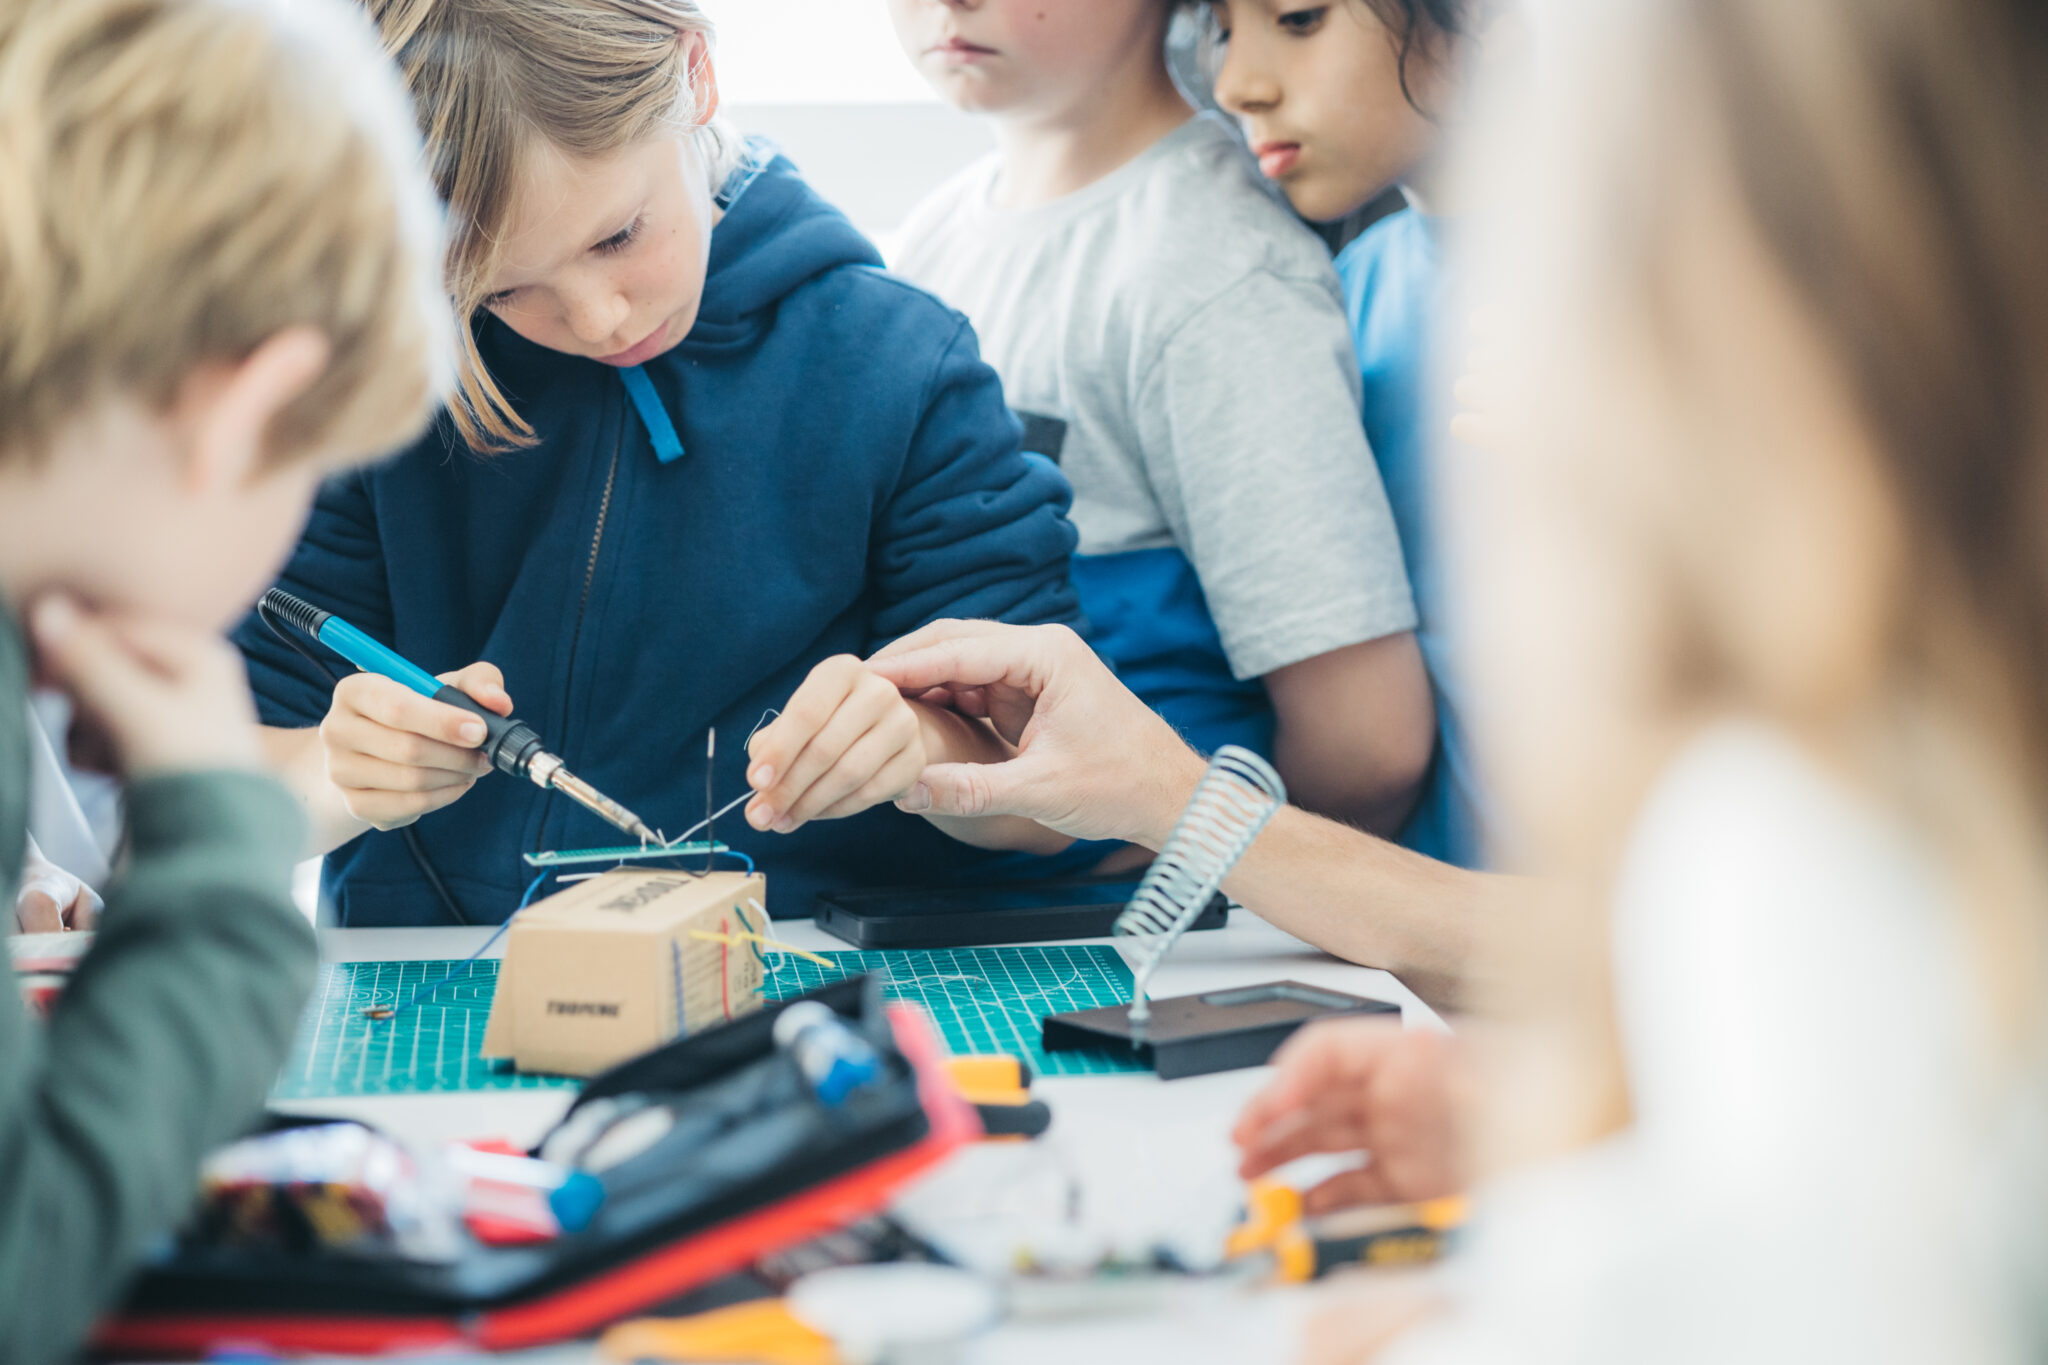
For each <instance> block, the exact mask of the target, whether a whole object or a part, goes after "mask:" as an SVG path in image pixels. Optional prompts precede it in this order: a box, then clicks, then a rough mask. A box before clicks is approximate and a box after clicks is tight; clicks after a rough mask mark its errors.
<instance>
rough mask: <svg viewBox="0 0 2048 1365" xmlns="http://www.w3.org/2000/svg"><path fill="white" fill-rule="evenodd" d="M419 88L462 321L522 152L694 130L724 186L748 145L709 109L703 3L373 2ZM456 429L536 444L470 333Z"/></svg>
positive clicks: (472, 304)
mask: <svg viewBox="0 0 2048 1365" xmlns="http://www.w3.org/2000/svg"><path fill="white" fill-rule="evenodd" d="M368 2H369V6H370V12H371V13H372V14H374V15H375V16H376V18H377V23H378V26H379V27H380V28H381V29H382V30H383V33H384V45H385V48H386V50H387V51H389V52H390V53H391V54H392V55H393V56H394V57H395V58H396V59H397V61H398V65H399V69H400V70H401V71H402V72H403V73H404V75H405V80H406V83H407V84H408V85H409V86H411V87H412V93H413V100H414V103H415V105H416V107H417V112H418V116H419V123H420V129H421V131H422V132H423V133H424V134H425V136H426V139H427V150H428V157H429V164H430V165H431V166H432V169H433V174H434V183H435V185H436V186H437V187H438V188H439V189H440V191H441V196H442V198H443V199H445V200H446V201H447V204H448V211H449V218H450V226H451V231H452V240H451V241H450V243H449V249H448V266H447V288H448V293H449V296H450V297H451V298H452V299H453V300H454V303H455V312H456V316H457V317H459V318H463V319H465V320H466V319H470V318H472V317H473V316H474V315H475V313H476V312H477V310H478V309H479V308H480V307H482V305H483V300H484V298H485V297H486V294H487V285H488V282H489V280H490V277H491V275H492V274H493V272H494V271H495V270H496V269H497V265H498V259H499V249H500V238H501V235H502V233H503V230H504V227H505V222H506V219H507V217H508V216H509V215H510V213H511V211H512V208H513V201H514V197H515V190H516V185H517V177H518V175H519V170H520V167H521V165H522V164H523V159H524V158H525V157H526V156H527V155H528V154H529V153H530V151H531V150H532V148H533V146H534V145H535V144H536V142H538V143H541V144H546V145H549V146H552V147H553V148H555V149H557V150H560V151H562V152H566V153H568V154H570V155H572V156H579V157H601V156H605V155H607V154H609V153H612V152H616V151H618V150H620V149H622V148H624V147H627V146H630V145H632V144H633V143H636V142H639V141H641V140H642V139H645V138H649V137H654V136H659V135H662V134H684V133H687V134H689V135H690V136H692V137H694V138H695V139H697V141H698V144H699V150H700V151H701V152H702V154H703V158H704V163H705V166H706V168H707V171H708V174H709V177H710V181H711V189H712V191H713V192H714V193H715V192H716V191H717V190H718V188H719V186H720V185H721V184H722V183H723V182H724V180H725V178H726V176H727V175H728V174H729V173H730V172H731V171H732V169H733V168H734V167H735V166H736V165H737V164H738V162H739V159H740V157H741V155H742V154H743V148H742V146H741V144H740V141H739V139H738V138H737V137H736V136H735V135H734V134H733V132H732V130H731V129H730V127H729V126H728V125H726V124H725V123H724V122H723V121H722V120H720V119H719V118H717V117H716V115H715V112H712V116H710V117H706V113H707V109H706V106H707V104H708V103H710V102H711V101H714V100H715V96H716V92H715V89H714V88H713V87H712V86H711V85H710V84H709V82H708V81H706V80H705V79H704V77H705V75H706V74H707V73H706V72H705V71H703V70H702V69H701V68H693V67H692V66H690V65H689V64H688V60H687V59H688V52H689V48H688V45H687V44H686V42H685V41H684V40H685V39H687V38H688V37H690V36H691V35H701V37H702V38H703V40H704V43H703V48H702V51H703V52H704V53H705V54H706V55H707V57H708V54H709V52H710V50H711V43H712V40H713V37H714V33H713V29H712V25H711V21H710V20H709V19H708V18H706V17H705V15H704V12H703V11H702V10H701V9H699V8H698V6H697V5H696V3H695V2H694V0H368ZM460 345H461V348H462V349H461V388H460V393H459V396H458V399H457V401H456V403H455V405H454V411H453V415H454V419H455V424H456V427H457V428H458V429H459V430H460V431H461V433H462V436H463V439H464V440H465V441H467V442H468V443H469V445H470V447H471V449H474V450H490V449H504V448H507V447H511V446H519V445H527V444H531V442H532V440H533V430H532V428H531V427H529V426H528V425H527V424H526V422H525V421H524V420H523V419H522V418H521V417H520V416H519V415H518V413H516V412H515V411H513V408H512V404H511V402H510V400H509V399H507V398H506V396H505V394H504V392H503V391H502V390H501V389H499V388H498V386H497V384H496V383H495V382H493V381H492V379H491V376H490V374H489V373H488V372H487V371H486V370H485V369H484V366H483V361H482V358H481V357H480V356H479V355H478V354H477V349H476V341H475V337H474V335H473V334H472V333H471V332H470V331H469V329H468V328H466V327H465V328H464V330H463V333H462V336H461V338H460Z"/></svg>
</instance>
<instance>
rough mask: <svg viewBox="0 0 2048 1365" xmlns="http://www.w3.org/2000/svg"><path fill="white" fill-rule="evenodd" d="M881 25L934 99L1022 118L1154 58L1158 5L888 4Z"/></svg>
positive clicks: (1042, 1) (1096, 0)
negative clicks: (890, 29)
mask: <svg viewBox="0 0 2048 1365" xmlns="http://www.w3.org/2000/svg"><path fill="white" fill-rule="evenodd" d="M889 16H890V18H891V19H892V20H893V21H894V22H895V25H896V40H897V41H898V42H899V43H901V44H902V45H903V51H904V52H905V53H906V54H907V55H908V56H909V58H910V60H911V61H912V62H913V63H914V64H915V65H916V67H917V69H918V73H919V74H920V75H922V76H923V77H924V78H925V80H927V81H929V82H930V83H931V87H932V89H934V90H936V91H937V92H938V93H939V95H940V97H941V98H943V99H945V100H946V101H947V102H949V103H951V104H954V105H957V106H958V107H959V108H962V109H966V110H968V111H970V112H973V113H977V114H1020V115H1030V114H1045V113H1056V112H1059V111H1062V110H1065V109H1067V108H1070V107H1072V106H1073V104H1074V103H1075V101H1076V100H1077V99H1081V98H1085V97H1086V96H1087V95H1088V94H1089V92H1091V91H1094V90H1099V89H1100V88H1101V85H1102V82H1103V81H1104V80H1105V79H1107V78H1108V77H1109V76H1110V75H1111V73H1113V72H1114V71H1116V70H1117V69H1118V68H1119V67H1121V66H1123V65H1124V64H1126V63H1128V62H1129V60H1130V58H1131V55H1132V54H1133V53H1134V52H1135V51H1138V50H1139V49H1140V47H1141V46H1142V47H1144V48H1147V49H1149V50H1151V52H1152V53H1153V54H1155V56H1156V55H1157V54H1158V53H1159V51H1160V50H1161V49H1160V44H1161V41H1162V34H1163V33H1164V30H1165V24H1166V18H1167V0H889ZM1157 59H1158V60H1160V61H1162V62H1163V60H1164V58H1163V56H1162V57H1157Z"/></svg>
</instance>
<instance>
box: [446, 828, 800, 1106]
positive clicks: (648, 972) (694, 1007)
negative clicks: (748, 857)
mask: <svg viewBox="0 0 2048 1365" xmlns="http://www.w3.org/2000/svg"><path fill="white" fill-rule="evenodd" d="M766 888H767V883H766V882H765V881H764V880H763V879H762V878H761V877H760V876H759V875H758V874H747V873H740V872H712V873H709V874H705V875H701V876H699V875H692V874H691V873H688V872H676V871H669V870H659V871H657V870H653V869H648V868H618V869H615V870H613V871H611V872H607V873H605V874H604V875H603V876H600V877H593V878H591V879H590V880H589V881H585V882H577V883H576V884H574V885H572V886H571V887H570V888H569V889H568V890H566V891H561V892H557V893H556V894H555V895H552V896H549V897H548V898H547V899H546V900H542V901H536V902H535V903H534V904H533V905H531V906H528V907H527V908H526V910H524V911H523V912H521V914H520V916H519V918H518V919H517V920H515V921H514V922H513V924H512V928H511V929H510V930H509V931H508V932H507V934H506V939H505V960H504V962H503V963H502V964H500V966H499V968H498V990H497V995H496V998H495V999H493V1000H492V1002H491V1019H490V1024H489V1026H488V1027H487V1028H486V1029H485V1031H484V1045H483V1054H484V1056H486V1057H509V1058H511V1059H512V1062H513V1064H514V1065H516V1066H517V1067H518V1068H519V1069H520V1070H522V1071H551V1072H558V1073H561V1074H564V1075H570V1076H588V1075H592V1074H594V1073H596V1072H599V1071H602V1070H604V1069H605V1068H606V1067H608V1066H612V1065H614V1064H616V1063H618V1062H622V1061H624V1060H625V1059H626V1058H628V1057H633V1056H637V1055H638V1054H640V1053H642V1052H646V1051H648V1050H649V1049H650V1048H655V1047H659V1046H660V1045H662V1044H663V1043H666V1042H669V1041H671V1040H673V1039H675V1038H678V1037H680V1036H682V1035H684V1034H686V1033H694V1032H696V1031H698V1030H700V1029H704V1028H708V1027H710V1026H711V1025H713V1024H717V1023H723V1022H724V1021H725V1020H727V1019H731V1018H734V1017H736V1016H738V1015H741V1014H745V1013H747V1012H748V1011H750V1010H754V1009H757V1008H759V1007H760V1004H761V953H760V951H759V945H757V944H755V943H751V942H748V941H746V940H744V939H733V938H731V937H729V936H730V935H733V934H734V933H736V932H739V933H756V934H763V933H766V932H767V931H768V914H767V911H766V909H765V908H764V907H765V906H766V904H767V889H766Z"/></svg>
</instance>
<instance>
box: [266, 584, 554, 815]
mask: <svg viewBox="0 0 2048 1365" xmlns="http://www.w3.org/2000/svg"><path fill="white" fill-rule="evenodd" d="M263 605H264V606H265V607H267V608H268V609H269V610H271V611H272V612H275V613H276V614H277V615H278V616H280V617H282V618H283V619H284V620H285V621H286V622H288V623H289V624H291V625H294V626H297V627H298V628H299V629H300V630H303V631H304V632H306V634H308V635H310V636H312V637H313V638H314V639H316V640H318V641H319V642H320V643H321V644H323V645H326V646H327V647H328V648H329V649H331V650H333V651H334V652H335V653H336V654H339V655H340V656H341V657H342V658H344V659H347V660H348V661H349V662H350V663H352V664H354V665H355V666H356V667H357V668H360V669H362V670H363V671H364V672H365V673H375V674H378V675H379V676H381V677H386V678H390V679H391V680H392V681H393V682H399V683H403V684H405V685H406V686H407V687H409V688H411V689H412V690H413V691H415V692H417V693H419V694H420V695H421V696H423V697H431V698H433V699H434V700H435V701H438V702H445V703H447V704H448V705H450V706H455V707H460V708H461V709H462V710H464V711H468V712H470V713H472V714H474V715H476V716H477V717H479V718H480V719H481V720H482V721H483V723H484V742H483V743H482V744H481V745H479V746H478V747H479V748H481V749H482V750H483V752H484V756H485V757H486V758H488V759H490V760H491V763H492V765H493V766H495V767H496V768H497V769H498V770H499V771H500V772H507V773H511V774H512V775H513V776H515V777H525V776H527V775H528V771H527V770H528V768H529V766H530V765H531V764H532V762H533V759H534V757H535V756H536V755H538V754H541V753H544V752H546V749H545V747H544V746H543V745H542V744H541V742H540V736H539V735H537V734H535V733H534V731H533V727H532V726H530V725H528V724H527V723H526V722H525V721H522V720H518V719H515V718H513V717H511V716H501V715H499V714H498V713H497V712H496V711H493V710H491V708H490V707H488V706H485V705H484V704H483V703H482V702H480V701H478V700H477V699H476V698H475V697H472V696H470V695H469V693H467V692H465V691H463V690H462V689H461V688H459V687H455V686H452V685H450V684H448V683H444V682H442V681H441V680H440V679H439V678H437V677H435V676H434V675H433V674H431V673H429V672H427V670H425V669H424V668H421V667H420V666H419V665H418V664H416V663H414V662H413V661H412V660H410V659H408V658H406V657H405V656H404V655H403V654H400V653H398V652H397V651H396V650H394V649H391V648H390V647H389V646H387V645H385V644H383V643H382V642H381V641H378V640H373V639H371V638H370V637H369V636H367V635H365V634H363V632H361V631H360V630H357V629H356V628H355V627H354V626H352V625H350V624H349V623H348V622H346V621H344V620H342V619H341V618H340V617H339V616H336V615H335V614H334V613H333V612H329V611H322V610H321V609H320V608H318V607H316V606H314V605H313V604H312V603H310V602H307V601H305V600H304V599H302V598H298V597H294V596H292V595H291V594H290V593H288V592H284V591H282V590H281V589H278V588H272V589H271V590H270V591H268V592H266V593H264V594H263Z"/></svg>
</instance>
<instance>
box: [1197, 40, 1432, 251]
mask: <svg viewBox="0 0 2048 1365" xmlns="http://www.w3.org/2000/svg"><path fill="white" fill-rule="evenodd" d="M1210 8H1211V11H1212V13H1213V15H1214V17H1215V20H1216V24H1217V27H1218V29H1219V30H1220V31H1221V33H1222V34H1224V35H1226V41H1225V42H1224V44H1223V64H1222V66H1221V68H1220V69H1219V70H1218V72H1217V76H1216V99H1217V102H1218V103H1220V104H1221V105H1223V107H1224V108H1226V109H1228V110H1230V112H1231V113H1233V114H1235V115H1237V117H1238V119H1239V121H1240V122H1241V123H1242V124H1243V125H1244V130H1245V136H1246V138H1247V140H1248V141H1249V142H1250V143H1251V147H1252V151H1253V153H1254V154H1255V155H1257V157H1258V158H1259V169H1260V170H1262V171H1264V172H1265V173H1266V176H1267V177H1268V178H1269V179H1271V180H1274V181H1276V182H1278V183H1279V185H1280V188H1281V189H1282V190H1283V191H1284V192H1285V193H1286V195H1287V198H1288V200H1289V201H1290V202H1291V203H1292V204H1293V205H1294V207H1295V209H1296V211H1298V212H1299V213H1300V214H1301V215H1302V216H1303V217H1305V218H1309V219H1313V220H1315V221H1318V222H1323V221H1327V220H1329V219H1332V218H1341V217H1343V216H1344V215H1345V214H1347V213H1350V212H1352V211H1354V210H1356V209H1359V208H1362V207H1364V206H1365V205H1366V204H1368V203H1370V202H1371V201H1372V200H1373V199H1374V198H1375V197H1377V196H1378V195H1379V194H1380V193H1381V192H1382V191H1384V190H1385V189H1386V188H1387V187H1388V186H1390V185H1395V184H1399V183H1400V182H1401V181H1402V180H1403V179H1405V178H1406V177H1407V176H1409V175H1410V174H1412V173H1413V172H1414V170H1415V169H1416V167H1417V166H1418V165H1419V164H1420V163H1421V162H1422V161H1423V160H1424V158H1426V157H1427V156H1428V154H1429V152H1430V151H1431V149H1432V148H1433V146H1434V145H1435V142H1436V127H1435V125H1434V124H1432V123H1431V122H1430V121H1429V120H1428V119H1427V118H1424V117H1423V116H1422V115H1421V114H1420V113H1418V112H1417V111H1416V109H1415V107H1414V106H1413V105H1411V104H1410V103H1409V102H1408V99H1407V97H1406V96H1404V95H1403V94H1402V91H1401V61H1400V53H1401V45H1400V39H1399V37H1398V35H1396V34H1394V33H1392V32H1390V31H1389V30H1388V29H1387V26H1386V25H1385V24H1384V23H1382V22H1381V21H1380V19H1379V17H1378V16H1377V15H1375V14H1374V13H1373V11H1372V9H1371V8H1370V7H1369V6H1367V5H1366V4H1364V3H1363V0H1329V3H1321V4H1302V3H1300V0H1214V3H1213V4H1212V5H1211V7H1210ZM1431 56H1432V53H1431V52H1430V51H1428V50H1425V49H1423V48H1422V47H1421V45H1419V44H1418V50H1417V51H1416V52H1414V53H1413V54H1412V55H1411V56H1410V57H1409V60H1408V85H1409V89H1410V91H1411V92H1413V94H1414V96H1415V99H1416V101H1417V102H1418V103H1420V104H1421V105H1422V107H1423V108H1424V109H1434V108H1436V107H1437V102H1438V100H1439V98H1440V92H1439V91H1438V90H1437V89H1436V86H1437V85H1438V84H1439V83H1440V80H1441V77H1440V76H1439V75H1438V74H1437V73H1438V71H1439V69H1440V68H1439V67H1438V66H1437V65H1436V64H1434V63H1433V62H1432V61H1431Z"/></svg>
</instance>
